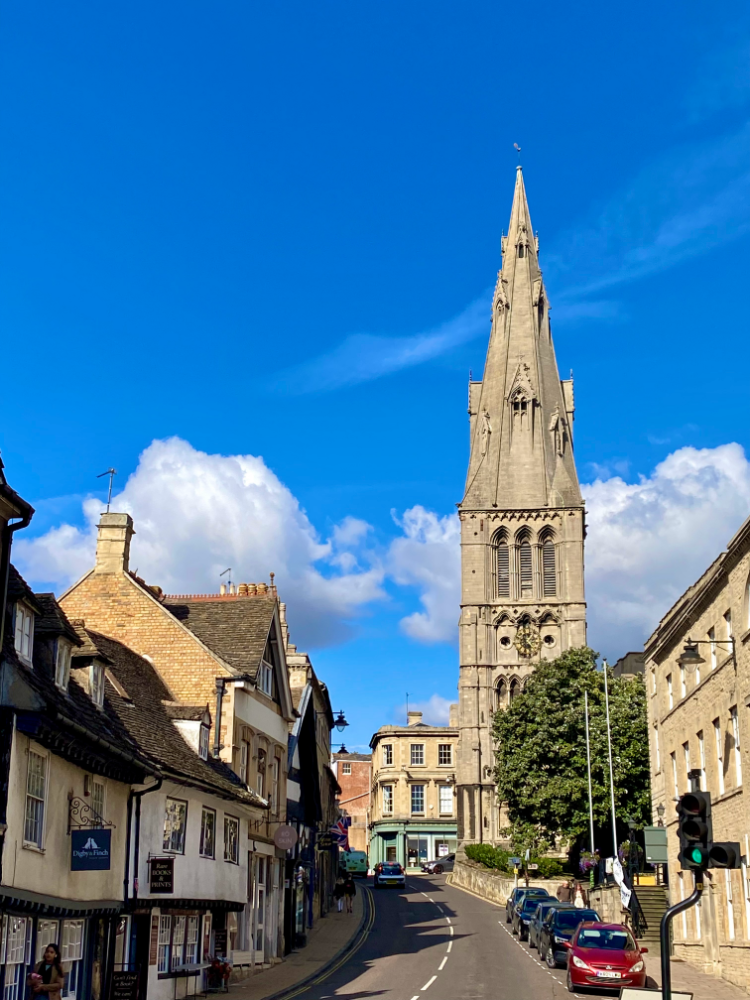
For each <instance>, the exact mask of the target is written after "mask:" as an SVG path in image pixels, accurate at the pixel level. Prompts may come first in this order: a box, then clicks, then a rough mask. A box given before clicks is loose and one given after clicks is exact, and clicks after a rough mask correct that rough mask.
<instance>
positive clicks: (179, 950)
mask: <svg viewBox="0 0 750 1000" xmlns="http://www.w3.org/2000/svg"><path fill="white" fill-rule="evenodd" d="M186 923H187V917H182V916H180V917H175V918H174V926H173V928H172V955H171V961H170V965H171V968H172V971H173V972H174V970H175V969H177V968H179V967H180V966H181V965H182V964H183V962H184V952H185V925H186Z"/></svg>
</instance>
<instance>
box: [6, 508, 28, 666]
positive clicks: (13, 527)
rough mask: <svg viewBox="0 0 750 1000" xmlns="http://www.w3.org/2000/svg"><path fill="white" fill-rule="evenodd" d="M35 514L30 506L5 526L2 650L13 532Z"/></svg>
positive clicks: (24, 526)
mask: <svg viewBox="0 0 750 1000" xmlns="http://www.w3.org/2000/svg"><path fill="white" fill-rule="evenodd" d="M33 514H34V508H33V507H28V509H27V511H26V513H25V514H24V515H23V517H22V518H21V520H20V521H16V522H15V523H14V524H6V525H5V527H4V528H3V553H2V563H1V564H0V581H1V583H2V588H3V592H2V600H0V611H2V616H0V651H1V650H2V648H3V639H4V637H5V611H6V604H7V602H8V577H9V575H10V547H11V545H12V544H13V533H14V532H15V531H18V530H19V529H20V528H28V526H29V524H31V518H32V516H33Z"/></svg>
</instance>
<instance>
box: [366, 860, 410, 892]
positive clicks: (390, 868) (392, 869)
mask: <svg viewBox="0 0 750 1000" xmlns="http://www.w3.org/2000/svg"><path fill="white" fill-rule="evenodd" d="M372 884H373V888H375V889H379V888H380V887H381V886H383V885H392V886H393V887H394V888H396V889H398V888H401V889H403V888H404V886H405V885H406V876H405V875H404V869H403V868H402V867H401V865H399V864H396V863H395V862H390V861H386V862H383V863H381V864H379V865H376V866H375V874H374V875H373V877H372Z"/></svg>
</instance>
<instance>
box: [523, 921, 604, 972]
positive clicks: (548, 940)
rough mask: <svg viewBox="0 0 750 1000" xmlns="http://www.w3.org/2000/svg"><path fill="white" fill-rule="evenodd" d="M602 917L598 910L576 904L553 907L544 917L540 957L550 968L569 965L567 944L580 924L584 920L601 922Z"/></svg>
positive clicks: (540, 939)
mask: <svg viewBox="0 0 750 1000" xmlns="http://www.w3.org/2000/svg"><path fill="white" fill-rule="evenodd" d="M601 919H602V918H601V917H600V916H599V914H598V913H597V912H596V910H586V909H577V908H576V907H575V906H565V907H562V908H561V909H556V908H555V907H553V908H552V909H551V910H550V911H549V913H548V914H547V916H546V917H545V918H544V922H543V923H542V930H541V933H540V934H539V955H540V957H541V958H543V959H544V960H545V962H546V963H547V965H548V966H549V967H550V969H554V968H555V967H556V966H558V965H567V962H568V949H567V948H566V947H565V945H566V943H567V942H568V941H570V939H571V938H572V937H573V935H574V934H575V932H576V931H577V930H578V925H579V924H582V923H583V922H584V920H594V921H595V922H596V923H601Z"/></svg>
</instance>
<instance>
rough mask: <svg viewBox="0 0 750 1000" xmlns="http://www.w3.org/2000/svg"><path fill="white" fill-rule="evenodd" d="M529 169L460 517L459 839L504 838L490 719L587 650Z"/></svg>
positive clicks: (516, 200)
mask: <svg viewBox="0 0 750 1000" xmlns="http://www.w3.org/2000/svg"><path fill="white" fill-rule="evenodd" d="M538 249H539V247H538V242H537V239H536V237H535V236H534V235H533V230H532V228H531V218H530V216H529V206H528V204H527V201H526V190H525V188H524V183H523V174H522V172H521V167H520V166H519V167H518V170H517V175H516V189H515V193H514V196H513V208H512V210H511V216H510V227H509V230H508V235H507V236H503V238H502V254H503V263H502V270H501V271H500V272H499V273H498V277H497V286H496V288H495V294H494V297H493V301H492V329H491V332H490V343H489V348H488V350H487V360H486V362H485V367H484V378H483V379H482V381H481V382H470V383H469V419H470V438H471V454H470V458H469V472H468V475H467V477H466V491H465V493H464V498H463V501H462V502H461V504H460V506H459V518H460V520H461V618H460V622H459V641H460V654H459V655H460V678H459V733H460V739H459V752H458V773H457V779H456V780H457V783H458V786H459V787H458V822H459V840H460V841H461V842H462V843H463V842H467V841H469V842H471V841H484V842H490V843H498V842H500V841H501V840H502V839H503V838H502V836H501V834H500V829H501V828H502V826H504V825H505V822H504V821H503V819H502V816H501V809H500V804H499V803H498V802H497V801H496V796H495V783H494V779H493V772H494V765H495V758H494V753H493V741H492V732H491V730H492V717H493V714H494V712H496V711H497V710H498V709H499V708H502V707H503V706H505V705H507V704H508V702H509V701H510V700H512V698H513V697H514V696H515V695H516V694H517V693H518V692H519V691H520V690H521V688H522V687H523V684H524V682H525V680H526V677H527V676H528V675H529V673H530V672H531V671H532V664H533V663H535V662H538V660H539V659H540V658H544V659H552V658H554V657H556V656H558V655H559V654H560V653H561V652H562V651H563V650H565V649H568V648H570V647H572V646H583V645H585V643H586V604H585V601H584V593H583V537H584V509H583V501H582V499H581V492H580V488H579V486H578V477H577V475H576V467H575V462H574V459H573V382H572V379H571V380H570V381H564V382H561V381H560V376H559V373H558V370H557V362H556V361H555V351H554V347H553V345H552V334H551V331H550V322H549V303H548V301H547V295H546V292H545V289H544V282H543V281H542V272H541V271H540V269H539V261H538V256H537V254H538Z"/></svg>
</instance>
